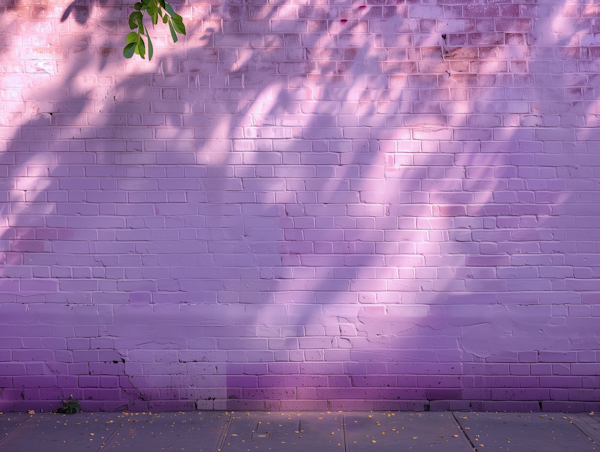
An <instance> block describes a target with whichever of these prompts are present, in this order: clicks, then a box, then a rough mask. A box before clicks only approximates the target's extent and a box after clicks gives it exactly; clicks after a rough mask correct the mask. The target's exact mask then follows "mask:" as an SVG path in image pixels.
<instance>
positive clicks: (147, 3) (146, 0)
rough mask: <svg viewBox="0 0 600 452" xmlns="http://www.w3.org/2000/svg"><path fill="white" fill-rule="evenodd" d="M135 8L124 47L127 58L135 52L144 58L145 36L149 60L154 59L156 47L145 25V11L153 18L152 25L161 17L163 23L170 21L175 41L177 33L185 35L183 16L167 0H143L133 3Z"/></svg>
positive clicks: (174, 40) (124, 54)
mask: <svg viewBox="0 0 600 452" xmlns="http://www.w3.org/2000/svg"><path fill="white" fill-rule="evenodd" d="M133 8H134V9H135V11H134V12H132V13H131V14H130V16H129V28H131V29H132V30H135V29H136V28H137V32H136V31H132V32H131V33H129V34H128V35H127V39H126V44H125V48H124V49H123V56H124V57H125V58H131V57H132V56H133V55H134V53H135V54H138V55H139V56H141V57H142V58H145V55H146V44H145V43H144V38H143V36H145V37H146V39H147V40H148V60H152V54H153V53H154V49H153V47H152V40H151V39H150V34H149V33H148V28H146V26H145V25H144V11H145V12H146V13H147V14H148V15H149V16H150V18H151V19H152V26H153V27H154V25H156V24H157V23H158V18H159V17H160V18H161V20H162V23H163V24H166V23H168V24H169V29H170V30H171V37H172V38H173V42H177V33H179V34H181V35H185V25H184V23H183V18H182V17H181V16H180V15H179V14H177V13H175V11H174V10H173V8H172V7H171V5H169V4H168V3H167V2H166V1H165V0H141V2H136V3H135V5H133Z"/></svg>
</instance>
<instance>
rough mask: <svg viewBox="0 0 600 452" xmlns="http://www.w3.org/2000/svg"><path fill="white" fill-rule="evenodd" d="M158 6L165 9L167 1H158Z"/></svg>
mask: <svg viewBox="0 0 600 452" xmlns="http://www.w3.org/2000/svg"><path fill="white" fill-rule="evenodd" d="M158 4H159V5H160V6H162V7H163V8H164V7H165V0H158Z"/></svg>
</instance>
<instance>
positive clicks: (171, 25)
mask: <svg viewBox="0 0 600 452" xmlns="http://www.w3.org/2000/svg"><path fill="white" fill-rule="evenodd" d="M169 28H170V29H171V37H172V38H173V42H177V34H176V33H175V29H174V28H173V24H172V23H171V21H169Z"/></svg>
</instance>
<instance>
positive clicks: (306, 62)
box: [0, 0, 600, 411]
mask: <svg viewBox="0 0 600 452" xmlns="http://www.w3.org/2000/svg"><path fill="white" fill-rule="evenodd" d="M309 3H310V2H293V1H288V2H284V3H281V2H279V3H277V2H271V3H266V2H263V3H256V2H250V3H246V2H237V1H230V0H211V1H203V0H201V1H194V0H192V1H189V2H187V3H185V4H183V3H180V4H176V5H175V7H176V9H177V10H178V11H180V12H181V14H182V15H183V16H184V17H185V20H186V23H187V27H188V31H189V32H188V36H187V38H185V39H182V40H181V41H180V42H178V43H177V44H172V43H168V39H169V37H168V31H167V30H165V29H163V28H161V27H158V28H157V29H156V30H154V31H152V33H153V34H154V36H155V38H154V43H155V56H154V59H153V61H152V62H150V63H149V62H147V61H143V62H142V61H139V59H138V60H135V59H133V60H125V59H124V58H123V57H122V56H121V49H122V45H123V42H124V39H125V35H126V33H127V32H128V30H127V25H126V18H127V14H128V12H129V11H130V9H131V6H128V7H123V6H122V5H121V2H108V3H107V2H100V3H97V2H85V1H83V2H77V4H76V6H73V7H68V5H67V4H66V3H63V2H54V1H53V0H46V1H29V0H0V99H1V103H0V201H1V204H0V410H24V409H55V408H56V407H57V406H59V405H60V400H61V399H62V398H65V397H68V396H69V395H73V396H74V397H77V398H80V399H82V400H83V402H82V405H83V407H84V408H85V409H93V410H115V409H123V408H127V409H131V410H137V409H139V410H146V409H153V410H187V409H194V408H199V409H269V410H273V409H286V410H289V409H410V410H424V409H431V410H439V409H477V410H518V411H522V410H584V409H596V410H597V409H598V402H599V401H600V400H599V397H600V396H599V392H598V389H599V384H600V378H599V377H600V356H598V341H599V338H600V329H599V328H598V319H599V317H600V279H599V277H600V249H597V247H599V246H600V245H598V244H599V243H600V232H599V231H600V230H599V229H598V225H599V224H600V223H599V221H600V207H598V206H599V204H598V200H599V199H600V198H599V195H596V192H598V189H599V187H600V185H599V181H600V154H599V140H600V133H599V132H598V125H600V119H599V118H600V116H599V114H600V108H599V107H598V101H599V98H600V94H599V92H598V90H599V87H600V84H599V80H600V79H599V78H598V70H599V68H600V64H599V63H598V58H599V57H600V38H599V36H600V35H599V34H598V32H599V30H598V21H597V19H598V18H597V16H598V15H599V14H600V10H599V9H598V8H597V7H596V6H595V5H594V4H593V2H589V1H587V0H585V1H584V0H579V1H577V0H570V1H566V0H537V1H536V0H534V1H529V0H528V1H525V0H509V1H508V2H507V1H504V0H503V1H488V2H481V1H467V0H457V1H452V2H446V1H442V0H437V1H435V0H434V1H426V0H411V1H408V0H398V1H395V2H381V1H377V0H366V1H365V2H352V1H350V0H348V1H341V2H340V1H335V2H326V1H322V2H319V4H318V5H317V4H309ZM599 193H600V192H599Z"/></svg>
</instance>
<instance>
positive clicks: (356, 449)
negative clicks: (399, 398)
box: [345, 412, 473, 452]
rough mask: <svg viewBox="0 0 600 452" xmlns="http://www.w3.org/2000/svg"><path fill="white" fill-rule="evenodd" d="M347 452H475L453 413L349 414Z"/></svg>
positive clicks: (347, 421) (347, 420)
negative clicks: (370, 451)
mask: <svg viewBox="0 0 600 452" xmlns="http://www.w3.org/2000/svg"><path fill="white" fill-rule="evenodd" d="M345 420H346V450H347V452H364V451H369V450H372V451H374V452H388V451H389V452H397V451H413V452H424V451H444V452H472V450H473V449H472V448H471V446H470V444H469V443H468V441H467V440H466V438H465V437H464V435H463V433H462V431H461V430H460V428H459V426H458V424H457V423H456V420H455V419H454V417H453V416H452V413H447V412H433V413H399V412H375V413H347V414H346V416H345Z"/></svg>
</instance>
